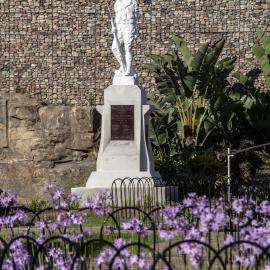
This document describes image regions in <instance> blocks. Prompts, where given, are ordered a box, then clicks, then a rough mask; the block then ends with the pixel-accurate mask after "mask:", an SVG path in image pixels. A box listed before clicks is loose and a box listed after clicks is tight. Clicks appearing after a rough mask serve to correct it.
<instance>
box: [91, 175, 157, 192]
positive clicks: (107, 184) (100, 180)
mask: <svg viewBox="0 0 270 270" xmlns="http://www.w3.org/2000/svg"><path fill="white" fill-rule="evenodd" d="M126 177H128V178H151V179H153V178H158V179H161V176H160V174H159V172H156V171H154V172H143V171H95V172H92V173H91V175H90V177H89V178H88V181H87V183H86V188H107V189H110V188H111V187H112V184H113V181H114V180H115V179H124V178H126ZM116 185H118V183H116Z"/></svg>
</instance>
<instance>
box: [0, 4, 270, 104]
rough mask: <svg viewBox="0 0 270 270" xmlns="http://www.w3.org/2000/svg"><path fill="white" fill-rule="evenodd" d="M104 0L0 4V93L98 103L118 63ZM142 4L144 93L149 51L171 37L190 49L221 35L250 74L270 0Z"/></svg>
mask: <svg viewBox="0 0 270 270" xmlns="http://www.w3.org/2000/svg"><path fill="white" fill-rule="evenodd" d="M106 1H107V0H76V1H75V0H0V90H1V91H7V92H8V91H11V92H12V91H17V92H26V93H29V94H30V95H31V96H35V97H36V98H38V99H39V100H41V101H42V102H45V103H47V104H77V105H86V104H87V100H88V99H89V97H91V96H95V99H96V101H97V102H98V103H99V102H101V100H102V91H103V89H104V88H106V87H107V86H108V85H110V84H111V81H112V75H113V70H114V68H115V66H116V62H115V60H114V59H113V57H112V53H111V51H110V46H111V43H112V34H111V30H110V20H109V15H108V12H107V10H106V4H105V3H106ZM109 2H112V1H109ZM139 7H140V14H141V16H140V22H139V24H140V36H139V38H138V39H137V40H136V44H135V47H134V54H135V65H136V69H137V70H138V71H139V74H140V76H141V84H142V85H143V86H144V87H145V88H146V89H149V88H151V87H153V85H152V84H151V80H152V78H151V76H149V74H148V73H147V72H146V71H145V70H143V64H144V63H147V62H148V61H149V60H148V59H147V54H150V53H160V52H166V51H168V50H170V49H171V48H172V43H171V41H170V38H171V36H172V35H173V34H175V33H178V34H181V35H184V36H185V37H186V38H187V40H188V42H189V44H191V45H192V46H193V47H195V46H198V45H199V44H200V43H201V42H206V41H213V40H216V39H218V38H220V37H222V36H223V37H225V38H226V39H227V44H226V49H225V52H224V53H225V54H227V55H236V56H237V57H238V62H237V67H239V69H241V70H243V71H248V70H249V69H250V68H251V67H253V66H255V65H256V62H255V60H254V57H253V56H252V54H251V46H252V45H253V44H254V42H256V34H255V29H256V27H259V26H260V27H263V28H264V29H266V30H269V29H270V0H207V1H206V0H139Z"/></svg>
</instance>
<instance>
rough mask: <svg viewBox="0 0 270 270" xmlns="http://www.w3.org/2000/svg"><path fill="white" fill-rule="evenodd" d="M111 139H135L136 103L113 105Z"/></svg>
mask: <svg viewBox="0 0 270 270" xmlns="http://www.w3.org/2000/svg"><path fill="white" fill-rule="evenodd" d="M111 140H119V141H121V140H128V141H133V140H134V105H111Z"/></svg>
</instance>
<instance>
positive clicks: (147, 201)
mask: <svg viewBox="0 0 270 270" xmlns="http://www.w3.org/2000/svg"><path fill="white" fill-rule="evenodd" d="M105 190H109V191H111V192H112V196H113V206H115V207H123V206H137V207H146V206H150V205H151V206H160V205H164V204H166V203H168V202H170V201H178V200H179V192H178V188H177V187H175V186H167V187H154V186H152V187H151V186H148V187H147V186H140V187H139V186H138V187H136V186H135V187H132V188H131V187H129V186H127V187H126V188H124V187H115V188H113V189H110V188H87V187H76V188H72V189H71V192H72V193H75V194H78V195H80V197H81V205H82V206H83V204H84V202H85V201H86V200H87V199H91V198H95V196H97V194H98V193H99V192H102V191H105Z"/></svg>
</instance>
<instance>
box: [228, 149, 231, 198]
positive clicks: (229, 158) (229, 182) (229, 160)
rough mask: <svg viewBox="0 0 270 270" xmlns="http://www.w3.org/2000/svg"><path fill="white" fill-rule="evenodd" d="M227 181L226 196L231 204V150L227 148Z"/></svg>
mask: <svg viewBox="0 0 270 270" xmlns="http://www.w3.org/2000/svg"><path fill="white" fill-rule="evenodd" d="M227 166H228V179H227V193H228V194H227V196H228V203H230V202H231V149H230V148H228V153H227Z"/></svg>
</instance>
